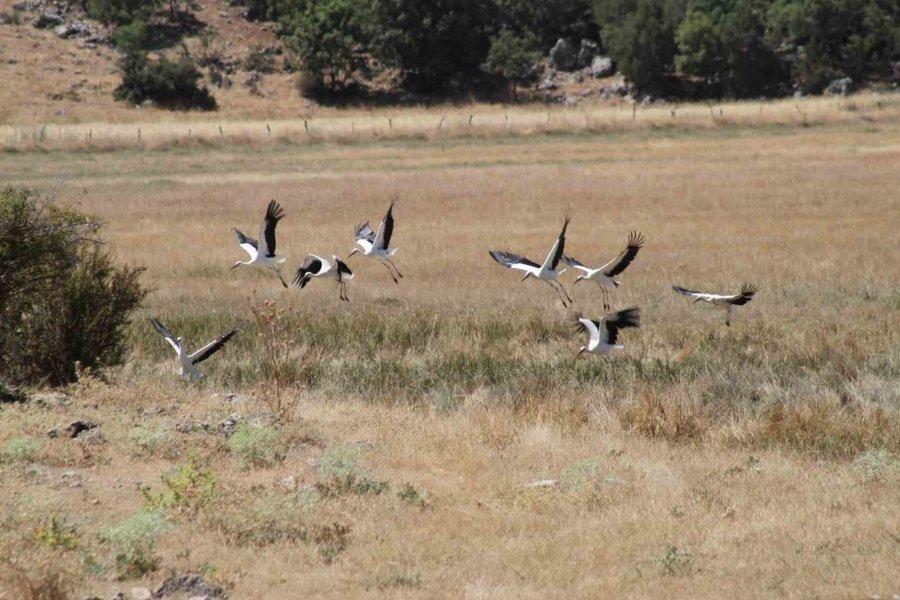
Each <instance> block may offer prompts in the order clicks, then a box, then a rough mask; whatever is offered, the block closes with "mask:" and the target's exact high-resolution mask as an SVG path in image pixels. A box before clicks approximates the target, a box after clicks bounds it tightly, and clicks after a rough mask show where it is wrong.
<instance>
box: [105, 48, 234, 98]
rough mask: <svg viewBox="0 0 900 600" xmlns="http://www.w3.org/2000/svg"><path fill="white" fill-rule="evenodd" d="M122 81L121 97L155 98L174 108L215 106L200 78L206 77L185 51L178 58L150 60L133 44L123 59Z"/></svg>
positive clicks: (118, 90)
mask: <svg viewBox="0 0 900 600" xmlns="http://www.w3.org/2000/svg"><path fill="white" fill-rule="evenodd" d="M119 68H120V69H121V70H122V83H121V84H120V85H119V86H118V87H117V88H116V89H115V92H114V94H115V97H116V99H117V100H123V101H126V102H131V103H132V104H140V103H142V102H144V101H145V100H152V101H153V102H155V103H156V104H157V105H159V106H160V107H162V108H168V109H172V110H189V109H192V108H196V109H199V110H215V109H216V108H217V107H218V105H217V104H216V99H215V98H214V97H213V96H212V94H210V93H209V89H208V88H207V87H206V86H203V87H200V86H199V85H198V84H197V82H198V81H200V79H201V78H202V77H203V76H202V75H201V74H200V71H198V70H197V65H196V64H195V62H194V60H193V59H192V58H191V57H190V55H189V54H188V53H187V51H185V52H184V53H182V55H181V57H180V58H179V59H178V60H177V61H171V60H169V59H168V58H166V57H161V58H159V59H157V60H150V59H149V58H148V56H147V52H146V51H144V50H142V49H136V48H129V49H128V50H127V51H126V52H125V54H124V56H123V57H122V59H121V60H120V61H119Z"/></svg>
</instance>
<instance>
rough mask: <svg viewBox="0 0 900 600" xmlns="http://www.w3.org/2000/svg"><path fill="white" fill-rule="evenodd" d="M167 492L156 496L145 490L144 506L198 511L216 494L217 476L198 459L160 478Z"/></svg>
mask: <svg viewBox="0 0 900 600" xmlns="http://www.w3.org/2000/svg"><path fill="white" fill-rule="evenodd" d="M160 479H161V480H162V482H163V485H164V486H165V488H166V489H165V490H164V491H162V492H159V493H158V494H156V495H153V494H150V493H149V492H148V491H146V490H144V492H143V493H144V506H145V508H147V509H149V510H159V509H172V510H176V511H188V512H190V511H196V510H197V509H198V508H200V507H202V506H204V505H206V503H208V502H209V501H210V500H212V498H213V496H215V493H216V474H215V473H213V471H212V469H210V468H209V467H206V466H204V465H202V464H200V462H199V461H198V460H196V459H191V462H190V463H188V464H184V465H179V466H178V468H177V469H175V471H174V472H172V473H165V474H163V475H161V476H160Z"/></svg>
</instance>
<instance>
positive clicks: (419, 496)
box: [397, 483, 428, 509]
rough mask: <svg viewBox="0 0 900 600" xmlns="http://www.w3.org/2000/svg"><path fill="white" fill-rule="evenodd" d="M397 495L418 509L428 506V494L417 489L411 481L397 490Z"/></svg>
mask: <svg viewBox="0 0 900 600" xmlns="http://www.w3.org/2000/svg"><path fill="white" fill-rule="evenodd" d="M397 497H398V498H400V499H401V500H403V501H404V502H406V503H407V504H411V505H412V506H415V507H418V508H420V509H423V508H425V507H426V506H428V494H426V493H425V492H420V491H419V490H417V489H416V488H415V487H413V485H412V484H411V483H407V484H406V485H404V486H403V487H402V488H400V491H398V492H397Z"/></svg>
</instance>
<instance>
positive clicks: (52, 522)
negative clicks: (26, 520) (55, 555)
mask: <svg viewBox="0 0 900 600" xmlns="http://www.w3.org/2000/svg"><path fill="white" fill-rule="evenodd" d="M35 535H36V536H37V539H38V540H39V541H40V542H41V543H43V544H46V545H47V546H50V547H51V548H62V549H63V550H74V549H76V548H77V547H78V544H79V542H80V540H79V537H78V530H77V529H75V526H74V525H69V524H68V523H66V521H65V519H59V518H58V517H57V516H56V515H53V516H51V517H50V519H49V520H48V521H47V525H46V526H44V527H40V528H38V530H37V533H36V534H35Z"/></svg>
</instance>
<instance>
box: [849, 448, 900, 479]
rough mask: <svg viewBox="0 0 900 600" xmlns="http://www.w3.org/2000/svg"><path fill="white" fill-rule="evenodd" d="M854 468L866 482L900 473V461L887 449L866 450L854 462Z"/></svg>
mask: <svg viewBox="0 0 900 600" xmlns="http://www.w3.org/2000/svg"><path fill="white" fill-rule="evenodd" d="M853 468H854V469H855V470H856V471H857V472H859V473H861V474H862V476H863V477H864V478H865V479H866V481H874V480H879V479H883V478H884V477H885V476H886V475H887V474H889V473H900V460H898V459H897V457H896V456H894V455H893V454H892V453H891V452H890V451H888V450H887V449H886V448H878V449H877V450H866V451H865V452H863V453H862V454H860V455H859V456H857V457H856V460H854V461H853Z"/></svg>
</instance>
